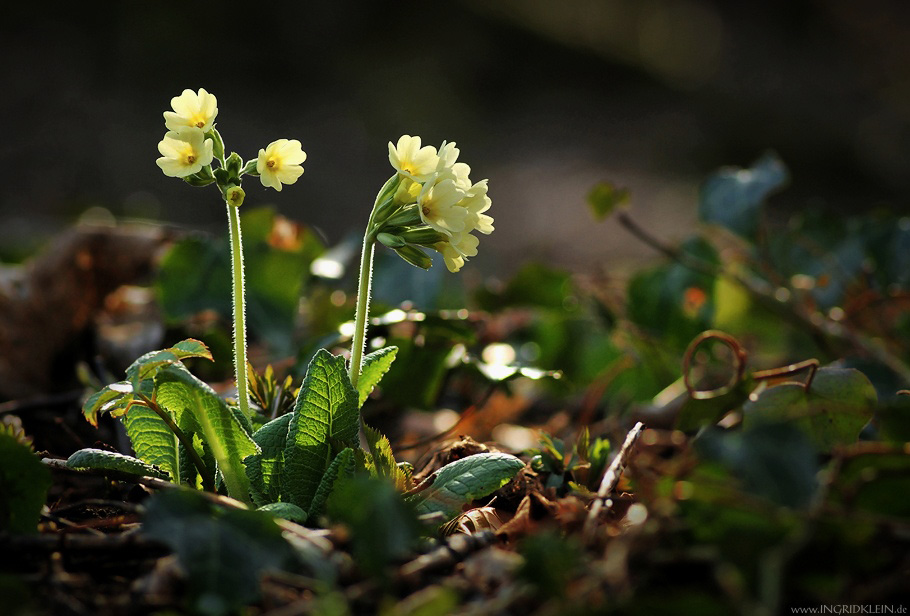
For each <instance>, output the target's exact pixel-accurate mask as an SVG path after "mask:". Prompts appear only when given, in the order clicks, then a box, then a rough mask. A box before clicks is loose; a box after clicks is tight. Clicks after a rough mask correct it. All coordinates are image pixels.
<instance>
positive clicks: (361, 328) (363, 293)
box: [348, 217, 376, 389]
mask: <svg viewBox="0 0 910 616" xmlns="http://www.w3.org/2000/svg"><path fill="white" fill-rule="evenodd" d="M370 227H372V217H370V224H369V225H368V226H367V232H366V234H365V235H364V237H363V251H362V252H361V253H360V284H359V286H358V288H357V311H356V313H355V316H354V339H353V341H352V342H351V365H350V368H349V369H348V370H349V374H350V376H351V385H353V386H354V389H357V381H358V380H360V367H361V364H362V363H363V347H364V345H365V344H366V335H367V315H368V314H369V312H370V285H371V281H372V278H373V247H374V245H375V243H376V240H375V238H374V237H373V233H372V230H371V229H370Z"/></svg>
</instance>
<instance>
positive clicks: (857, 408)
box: [743, 367, 878, 452]
mask: <svg viewBox="0 0 910 616" xmlns="http://www.w3.org/2000/svg"><path fill="white" fill-rule="evenodd" d="M877 399H878V397H877V395H876V393H875V388H874V387H873V386H872V383H870V382H869V379H867V378H866V376H865V375H864V374H863V373H862V372H860V371H859V370H855V369H853V368H830V367H825V368H820V369H819V370H818V372H817V373H816V374H815V378H814V379H813V380H812V385H811V387H810V388H809V391H808V393H807V392H806V390H805V388H804V387H803V385H802V384H800V383H782V384H780V385H776V386H774V387H769V388H768V389H766V390H765V391H763V392H762V393H761V394H760V395H759V396H758V398H757V399H755V400H750V401H749V402H747V403H746V404H745V406H743V426H744V427H745V428H749V427H750V426H753V425H756V424H759V423H762V422H768V421H771V422H776V421H781V420H793V421H795V422H796V423H797V424H798V425H799V426H800V427H802V428H803V429H804V430H805V431H806V433H807V434H808V435H809V438H810V439H811V440H812V442H813V443H814V444H815V446H816V447H817V448H818V449H819V450H820V451H823V452H828V451H831V449H833V448H834V447H837V446H839V445H849V444H850V443H854V442H856V440H857V438H858V437H859V433H860V431H861V430H862V429H863V426H865V425H866V423H868V421H869V420H870V419H871V418H872V411H873V409H874V408H875V404H876V402H877Z"/></svg>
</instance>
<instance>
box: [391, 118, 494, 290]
mask: <svg viewBox="0 0 910 616" xmlns="http://www.w3.org/2000/svg"><path fill="white" fill-rule="evenodd" d="M459 153H460V150H459V149H458V148H456V147H455V144H454V143H443V144H442V146H441V147H440V148H439V150H437V149H436V148H435V147H433V146H429V145H428V146H423V147H421V141H420V137H412V136H410V135H403V136H402V137H401V138H400V139H399V140H398V143H397V144H394V145H393V144H392V143H391V142H389V162H390V163H392V167H394V168H395V170H396V171H397V172H398V174H399V175H400V176H401V184H400V185H399V187H398V191H397V192H396V194H395V199H396V200H397V201H398V202H399V203H402V204H409V203H416V204H417V211H418V212H419V214H420V220H421V221H422V222H423V223H424V224H425V225H427V226H428V227H430V228H432V229H434V230H436V231H438V232H439V233H440V234H442V235H443V236H444V237H445V238H446V239H445V240H444V241H441V242H438V243H436V244H434V245H433V248H434V249H435V250H436V251H438V252H440V253H442V256H443V259H444V260H445V264H446V267H447V268H448V270H449V271H450V272H457V271H458V270H460V269H461V268H462V266H464V263H465V260H466V259H467V258H469V257H473V256H476V255H477V245H478V243H479V242H478V239H477V237H476V236H474V235H472V233H473V232H474V231H479V232H480V233H484V234H490V233H492V232H493V218H492V217H490V216H488V215H487V214H485V213H484V212H486V211H487V210H489V209H490V205H491V204H492V201H491V200H490V198H489V197H488V196H487V180H481V181H479V182H477V183H472V182H471V179H470V177H469V175H470V173H471V168H470V167H469V166H468V165H467V164H465V163H463V162H458V155H459Z"/></svg>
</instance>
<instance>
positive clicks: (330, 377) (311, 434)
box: [281, 349, 359, 509]
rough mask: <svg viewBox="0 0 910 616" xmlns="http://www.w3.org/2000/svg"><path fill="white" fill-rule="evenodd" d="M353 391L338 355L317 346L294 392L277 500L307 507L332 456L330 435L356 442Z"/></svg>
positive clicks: (355, 401) (350, 442)
mask: <svg viewBox="0 0 910 616" xmlns="http://www.w3.org/2000/svg"><path fill="white" fill-rule="evenodd" d="M357 400H358V397H357V392H356V391H354V387H353V386H352V385H351V381H350V379H349V378H348V373H347V370H346V369H345V361H344V358H343V357H336V356H333V355H332V354H331V353H329V352H328V351H326V350H325V349H320V350H319V351H318V352H317V353H316V355H315V356H314V357H313V359H312V361H310V365H309V367H308V368H307V374H306V377H305V378H304V380H303V385H302V386H301V388H300V393H299V394H298V396H297V403H296V405H295V406H294V412H293V414H292V415H293V418H292V419H291V426H290V430H289V432H288V441H287V447H286V449H285V453H284V468H283V469H282V476H281V500H283V501H286V502H291V503H294V504H295V505H297V506H299V507H301V508H303V509H308V508H309V505H310V503H311V501H312V500H313V496H314V495H315V494H316V490H317V488H318V486H319V482H320V481H321V480H322V475H323V474H324V473H325V471H326V469H327V468H328V467H329V463H330V462H331V455H332V447H331V444H330V442H329V440H330V439H334V440H337V441H339V442H341V443H342V444H345V445H349V446H351V447H356V443H357V431H358V430H357V427H358V426H357V424H358V421H359V413H358V410H357Z"/></svg>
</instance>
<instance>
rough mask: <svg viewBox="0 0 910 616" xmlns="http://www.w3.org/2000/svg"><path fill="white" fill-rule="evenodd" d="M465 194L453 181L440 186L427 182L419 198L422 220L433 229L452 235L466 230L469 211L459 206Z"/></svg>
mask: <svg viewBox="0 0 910 616" xmlns="http://www.w3.org/2000/svg"><path fill="white" fill-rule="evenodd" d="M464 196H465V194H464V192H463V191H461V190H459V189H458V187H456V186H455V182H453V181H452V180H443V181H442V182H439V183H438V184H433V183H431V182H427V183H426V184H424V186H423V190H421V191H420V195H418V197H417V209H418V210H419V212H420V219H421V220H422V221H423V222H424V224H427V225H429V226H431V227H432V228H434V229H436V230H437V231H440V232H442V233H446V234H448V235H452V234H453V233H458V232H459V231H462V230H463V229H464V228H465V218H466V217H467V215H468V210H466V209H465V208H463V207H461V206H459V205H458V202H459V201H461V200H462V199H463V198H464Z"/></svg>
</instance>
